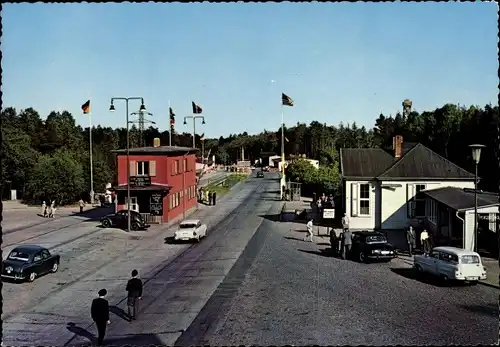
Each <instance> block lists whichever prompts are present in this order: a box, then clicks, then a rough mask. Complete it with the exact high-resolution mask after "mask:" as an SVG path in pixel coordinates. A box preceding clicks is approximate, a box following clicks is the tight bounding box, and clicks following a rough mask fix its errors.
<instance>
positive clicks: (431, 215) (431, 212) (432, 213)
mask: <svg viewBox="0 0 500 347" xmlns="http://www.w3.org/2000/svg"><path fill="white" fill-rule="evenodd" d="M437 213H438V208H437V203H436V202H435V201H434V200H430V199H428V200H427V217H428V219H429V221H430V222H432V223H434V224H437Z"/></svg>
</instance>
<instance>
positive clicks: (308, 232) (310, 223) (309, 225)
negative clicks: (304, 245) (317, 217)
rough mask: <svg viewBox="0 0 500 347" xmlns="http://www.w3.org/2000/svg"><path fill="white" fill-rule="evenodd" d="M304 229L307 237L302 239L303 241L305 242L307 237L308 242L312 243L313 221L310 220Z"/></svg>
mask: <svg viewBox="0 0 500 347" xmlns="http://www.w3.org/2000/svg"><path fill="white" fill-rule="evenodd" d="M306 229H307V235H306V237H304V241H306V240H307V238H308V237H309V238H310V241H311V242H314V240H313V236H314V235H313V219H312V218H311V219H310V220H309V222H307V224H306Z"/></svg>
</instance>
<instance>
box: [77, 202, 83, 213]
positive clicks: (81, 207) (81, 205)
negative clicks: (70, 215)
mask: <svg viewBox="0 0 500 347" xmlns="http://www.w3.org/2000/svg"><path fill="white" fill-rule="evenodd" d="M78 205H79V206H80V213H83V207H84V206H85V202H84V201H83V199H80V201H78Z"/></svg>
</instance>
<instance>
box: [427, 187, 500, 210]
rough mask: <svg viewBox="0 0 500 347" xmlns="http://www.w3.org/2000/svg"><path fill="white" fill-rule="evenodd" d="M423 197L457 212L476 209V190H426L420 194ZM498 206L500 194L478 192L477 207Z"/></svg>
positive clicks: (447, 188) (446, 188)
mask: <svg viewBox="0 0 500 347" xmlns="http://www.w3.org/2000/svg"><path fill="white" fill-rule="evenodd" d="M419 194H420V195H423V196H428V197H429V198H431V199H433V200H436V201H437V202H440V203H441V204H443V205H446V206H448V207H451V208H452V209H454V210H456V211H467V210H472V209H474V205H475V201H474V190H473V189H464V188H457V187H442V188H437V189H432V190H424V191H422V192H420V193H419ZM488 206H498V194H497V193H490V192H481V191H478V192H477V207H478V208H480V207H488Z"/></svg>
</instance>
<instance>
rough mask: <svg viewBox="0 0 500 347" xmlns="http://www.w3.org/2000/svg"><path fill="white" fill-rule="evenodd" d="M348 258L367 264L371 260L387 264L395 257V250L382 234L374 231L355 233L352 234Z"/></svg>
mask: <svg viewBox="0 0 500 347" xmlns="http://www.w3.org/2000/svg"><path fill="white" fill-rule="evenodd" d="M352 235H353V236H352V248H351V252H350V254H349V255H350V257H351V258H352V259H355V260H359V261H360V262H363V263H367V262H369V261H373V260H381V261H385V262H389V261H391V260H392V259H394V258H395V257H396V256H397V252H396V249H395V248H394V246H393V245H391V244H390V243H389V242H388V241H387V238H386V237H385V235H384V234H382V233H379V232H375V231H357V232H353V233H352Z"/></svg>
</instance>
